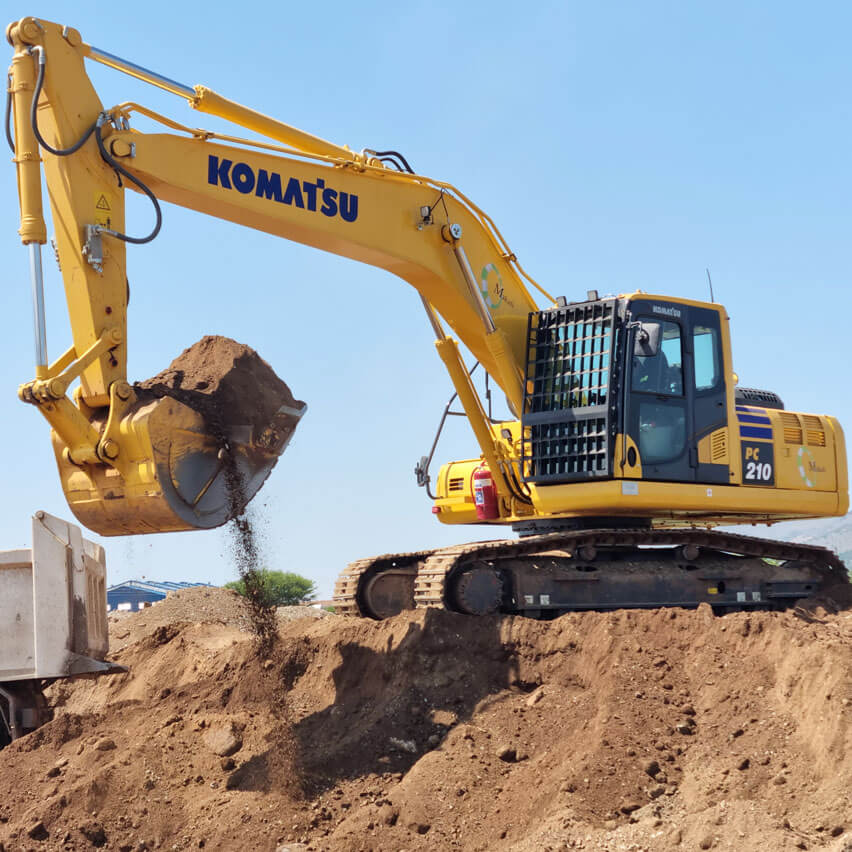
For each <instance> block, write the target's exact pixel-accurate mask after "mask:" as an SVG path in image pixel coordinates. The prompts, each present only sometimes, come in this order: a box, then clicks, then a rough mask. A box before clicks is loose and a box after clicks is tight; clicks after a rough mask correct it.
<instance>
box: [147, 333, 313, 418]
mask: <svg viewBox="0 0 852 852" xmlns="http://www.w3.org/2000/svg"><path fill="white" fill-rule="evenodd" d="M134 389H135V390H136V392H137V395H139V396H140V398H142V399H145V398H148V397H156V398H159V397H163V396H170V397H172V398H174V399H176V400H177V401H178V402H182V403H184V404H186V405H188V406H189V407H190V408H194V409H195V410H196V411H198V412H199V413H200V414H201V415H202V416H203V417H204V419H205V421H206V422H207V423H208V425H209V426H210V427H211V431H213V433H214V434H217V433H218V432H227V431H229V430H231V429H232V428H233V427H235V426H245V425H250V426H251V427H252V429H253V430H255V431H258V432H260V431H262V430H263V429H265V428H266V427H267V426H269V424H270V423H271V422H272V420H273V418H274V417H275V415H276V414H277V413H278V412H279V411H280V409H281V407H282V406H286V407H287V408H290V409H293V410H295V411H301V410H302V409H303V408H304V407H305V403H304V402H302V401H301V400H297V399H296V398H295V397H294V396H293V394H292V393H291V392H290V388H289V387H288V386H287V385H286V384H285V383H284V382H283V381H282V380H281V379H280V378H278V376H277V375H276V374H275V371H274V370H273V369H272V367H270V366H269V364H267V363H266V361H264V360H263V358H261V357H260V355H258V354H257V352H255V351H254V349H252V348H251V347H250V346H246V345H245V344H243V343H237V341H235V340H231V339H230V338H228V337H221V336H219V335H207V336H205V337H202V338H201V340H199V341H198V342H197V343H194V344H193V345H192V346H190V347H189V348H188V349H185V350H184V351H183V352H182V353H181V354H180V355H178V357H177V358H175V359H174V361H172V363H171V364H170V365H169V366H168V367H167V368H166V369H165V370H163V372H161V373H159V374H158V375H156V376H154V377H153V378H150V379H147V380H145V381H143V382H137V383H136V384H135V385H134ZM289 416H290V419H291V421H293V422H292V428H295V424H296V423H297V422H298V417H295V416H292V415H289ZM291 431H292V429H291Z"/></svg>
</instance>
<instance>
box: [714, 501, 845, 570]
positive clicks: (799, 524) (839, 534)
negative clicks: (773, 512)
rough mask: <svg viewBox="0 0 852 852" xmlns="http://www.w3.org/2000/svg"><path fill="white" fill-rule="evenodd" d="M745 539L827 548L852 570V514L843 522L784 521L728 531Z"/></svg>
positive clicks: (831, 520)
mask: <svg viewBox="0 0 852 852" xmlns="http://www.w3.org/2000/svg"><path fill="white" fill-rule="evenodd" d="M731 530H732V531H735V532H736V531H739V532H742V533H744V534H746V535H758V536H763V537H764V538H775V539H779V540H783V541H797V542H799V543H800V544H816V545H819V546H820V547H830V548H831V549H832V550H833V551H834V552H835V553H837V555H838V556H839V557H840V558H841V559H842V560H843V561H844V562H845V563H846V566H847V568H849V569H850V570H852V513H850V514H848V515H844V516H843V517H842V518H823V519H822V520H818V521H784V522H783V523H781V524H774V525H773V526H771V527H763V526H760V527H751V528H748V529H746V528H744V527H731Z"/></svg>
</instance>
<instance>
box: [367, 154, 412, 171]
mask: <svg viewBox="0 0 852 852" xmlns="http://www.w3.org/2000/svg"><path fill="white" fill-rule="evenodd" d="M373 154H375V155H376V156H377V157H396V158H398V159H399V161H400V162H401V163H402V165H403V166H405V171H407V172H408V173H409V174H411V175H413V174H414V169H412V168H411V166H409V165H408V160H406V159H405V157H403V156H402V154H400V153H399V151H373ZM400 171H402V170H401V169H400Z"/></svg>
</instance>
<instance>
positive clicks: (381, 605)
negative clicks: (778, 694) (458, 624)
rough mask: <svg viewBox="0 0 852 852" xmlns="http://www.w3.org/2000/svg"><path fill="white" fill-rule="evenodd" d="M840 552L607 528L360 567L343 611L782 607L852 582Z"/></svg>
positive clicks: (688, 532)
mask: <svg viewBox="0 0 852 852" xmlns="http://www.w3.org/2000/svg"><path fill="white" fill-rule="evenodd" d="M848 582H849V578H848V574H847V572H846V567H845V566H844V564H843V562H842V561H841V560H840V559H839V558H838V557H837V555H836V554H834V553H833V552H832V551H830V550H828V549H826V548H823V547H814V546H811V545H802V544H793V543H787V542H778V541H773V540H771V539H761V538H754V537H751V536H743V535H736V534H733V533H725V532H711V531H705V530H697V529H681V530H661V529H650V528H601V529H583V530H574V531H560V532H554V533H547V534H543V535H533V536H528V537H526V538H521V539H517V540H515V539H511V540H502V541H483V542H475V543H473V544H464V545H457V546H453V547H444V548H438V549H435V550H427V551H417V552H413V553H397V554H385V555H383V556H378V557H374V558H372V559H361V560H358V561H357V562H353V563H352V564H351V565H349V567H348V568H347V569H346V570H345V571H344V572H343V573H342V574H341V575H340V577H339V578H338V581H337V584H336V586H335V591H334V604H335V608H336V610H337V611H338V612H341V613H344V614H351V615H360V616H365V617H369V618H375V619H382V618H388V617H390V616H393V615H396V614H398V613H400V612H402V611H403V610H409V609H415V608H424V607H440V608H444V609H448V610H450V611H453V612H460V613H466V614H469V615H491V614H497V613H502V614H507V615H523V616H527V617H531V618H539V619H550V618H556V617H557V616H559V615H562V614H563V613H566V612H575V611H578V610H609V609H635V608H655V607H697V606H698V605H699V604H701V603H708V604H709V605H710V606H711V607H712V608H713V610H714V612H716V613H718V614H722V613H725V612H729V611H734V610H742V609H783V608H785V607H788V606H790V605H791V604H792V603H794V602H795V601H796V600H799V599H801V598H806V597H810V596H812V595H815V594H818V593H823V592H825V591H827V590H828V589H830V588H831V587H832V586H836V585H838V584H848Z"/></svg>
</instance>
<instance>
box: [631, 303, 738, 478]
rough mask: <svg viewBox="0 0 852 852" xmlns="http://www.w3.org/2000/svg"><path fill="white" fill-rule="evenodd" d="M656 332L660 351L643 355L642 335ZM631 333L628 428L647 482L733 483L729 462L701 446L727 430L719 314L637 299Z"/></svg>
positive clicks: (633, 305) (699, 308)
mask: <svg viewBox="0 0 852 852" xmlns="http://www.w3.org/2000/svg"><path fill="white" fill-rule="evenodd" d="M653 326H657V327H658V329H654V331H655V334H654V337H655V340H656V341H657V343H658V345H657V348H656V351H655V352H653V354H647V353H646V354H642V347H637V346H636V337H637V334H639V333H642V328H643V327H644V328H645V329H647V328H651V327H653ZM629 327H630V329H631V334H630V336H629V338H628V341H627V346H626V347H625V362H626V363H625V388H626V396H627V401H626V404H625V406H624V412H625V414H624V416H625V422H624V428H625V431H626V433H627V434H628V435H629V436H630V437H631V438H632V440H633V442H634V443H635V445H636V447H637V448H638V450H639V462H640V463H641V465H642V478H643V479H653V480H659V481H664V482H706V483H722V482H725V483H726V482H728V466H727V463H725V464H716V463H712V456H711V454H709V453H707V452H701V453H699V443H700V441H701V440H702V439H703V438H707V437H708V436H709V435H711V433H713V432H714V431H715V430H717V429H719V428H722V427H724V426H725V425H726V424H727V407H726V406H727V402H726V395H725V382H724V371H723V363H722V356H721V352H722V349H721V334H720V319H719V313H718V311H716V310H713V309H710V308H701V307H697V306H691V305H684V304H678V303H667V302H664V301H659V300H656V299H637V300H633V301H631V303H630V323H629Z"/></svg>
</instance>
